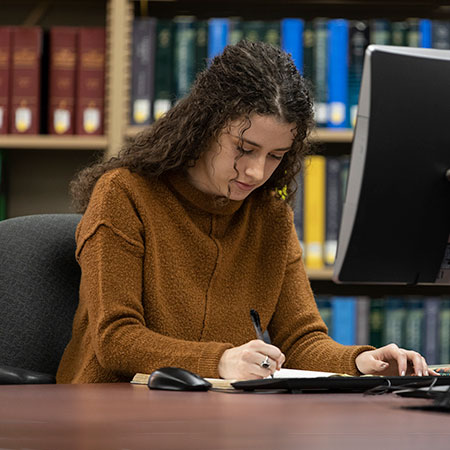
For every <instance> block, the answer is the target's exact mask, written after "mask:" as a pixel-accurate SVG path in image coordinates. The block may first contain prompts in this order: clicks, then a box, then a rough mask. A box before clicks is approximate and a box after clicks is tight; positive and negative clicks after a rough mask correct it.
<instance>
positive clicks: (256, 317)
mask: <svg viewBox="0 0 450 450" xmlns="http://www.w3.org/2000/svg"><path fill="white" fill-rule="evenodd" d="M250 317H251V319H252V323H253V327H254V328H255V331H256V337H257V338H258V339H260V340H261V341H263V342H265V343H266V344H271V342H270V336H269V333H268V331H266V332H265V333H263V332H262V329H261V320H260V319H259V314H258V311H256V310H254V309H251V310H250ZM266 358H267V357H266ZM270 376H271V377H272V378H273V374H270Z"/></svg>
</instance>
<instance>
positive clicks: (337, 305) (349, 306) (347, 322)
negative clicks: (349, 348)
mask: <svg viewBox="0 0 450 450" xmlns="http://www.w3.org/2000/svg"><path fill="white" fill-rule="evenodd" d="M331 304H332V310H333V313H332V314H333V333H332V335H331V337H332V338H333V339H334V340H335V341H336V342H339V343H340V344H342V345H355V343H356V340H355V337H356V336H355V329H356V326H355V324H356V299H355V298H354V297H333V298H332V300H331Z"/></svg>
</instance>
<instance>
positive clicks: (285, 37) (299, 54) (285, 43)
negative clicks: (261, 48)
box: [281, 19, 304, 73]
mask: <svg viewBox="0 0 450 450" xmlns="http://www.w3.org/2000/svg"><path fill="white" fill-rule="evenodd" d="M303 27H304V21H303V20H302V19H282V20H281V48H282V49H283V50H284V51H285V52H287V53H290V54H291V56H292V59H293V60H294V63H295V66H296V67H297V69H298V70H299V71H300V73H302V72H303Z"/></svg>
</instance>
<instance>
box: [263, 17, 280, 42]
mask: <svg viewBox="0 0 450 450" xmlns="http://www.w3.org/2000/svg"><path fill="white" fill-rule="evenodd" d="M263 41H264V42H265V43H267V44H271V45H273V46H275V47H280V45H281V24H280V21H279V20H269V21H267V22H264V35H263Z"/></svg>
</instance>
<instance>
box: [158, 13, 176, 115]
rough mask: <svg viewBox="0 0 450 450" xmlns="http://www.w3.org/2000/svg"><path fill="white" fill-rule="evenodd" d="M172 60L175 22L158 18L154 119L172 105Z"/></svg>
mask: <svg viewBox="0 0 450 450" xmlns="http://www.w3.org/2000/svg"><path fill="white" fill-rule="evenodd" d="M172 61H173V23H172V21H171V20H159V19H158V21H157V24H156V52H155V91H154V96H155V100H154V104H153V118H154V120H158V119H159V118H160V117H161V116H162V115H163V114H165V113H166V112H167V111H168V110H169V109H170V108H171V106H172V100H173V85H172V71H173V65H172Z"/></svg>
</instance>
